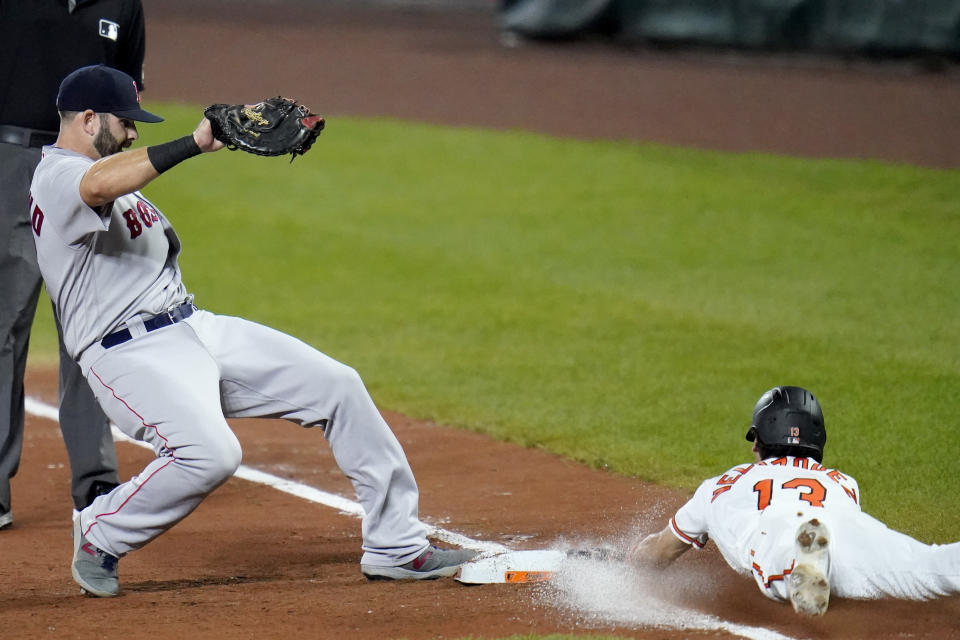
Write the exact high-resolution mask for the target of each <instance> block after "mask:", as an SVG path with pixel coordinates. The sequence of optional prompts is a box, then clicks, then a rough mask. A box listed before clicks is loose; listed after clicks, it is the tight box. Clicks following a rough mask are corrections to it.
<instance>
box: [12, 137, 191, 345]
mask: <svg viewBox="0 0 960 640" xmlns="http://www.w3.org/2000/svg"><path fill="white" fill-rule="evenodd" d="M92 164H93V160H92V159H90V158H88V157H87V156H84V155H81V154H79V153H75V152H73V151H68V150H65V149H60V148H57V147H53V146H48V147H44V149H43V160H42V161H41V162H40V164H39V166H38V167H37V171H36V174H35V175H34V177H33V184H32V185H31V189H30V197H31V202H30V210H31V217H32V220H33V230H34V237H35V240H36V243H37V260H38V262H39V264H40V271H41V272H42V273H43V279H44V282H45V284H46V287H47V292H48V293H49V294H50V299H51V300H53V303H54V305H56V308H57V312H58V315H59V317H60V321H61V323H62V325H63V341H64V344H65V345H66V347H67V350H68V351H69V352H70V355H71V356H73V358H74V360H79V359H80V356H81V355H82V353H83V351H84V350H85V349H86V348H87V347H89V346H90V345H91V344H93V343H94V342H97V341H99V340H100V339H102V338H103V337H104V336H106V335H107V334H109V333H112V332H113V331H115V330H117V328H118V327H120V325H121V324H122V323H123V322H124V321H126V320H127V319H129V318H132V317H134V316H147V315H149V316H152V315H156V314H158V313H160V312H162V311H164V310H166V309H169V308H170V307H172V306H174V305H176V304H178V303H181V302H183V301H184V300H185V299H186V297H187V290H186V288H185V287H184V285H183V283H182V282H181V280H180V268H179V267H178V266H177V256H178V255H179V253H180V240H179V239H178V238H177V234H176V233H174V231H173V228H172V227H171V226H170V224H169V222H167V219H166V218H164V217H163V214H161V213H160V211H159V210H158V209H157V208H156V207H155V206H153V205H152V204H151V203H150V201H148V200H147V199H146V198H144V197H143V195H142V194H141V193H140V192H139V191H137V192H134V193H131V194H128V195H125V196H122V197H120V198H117V199H116V200H115V201H114V202H113V203H111V204H107V205H105V206H103V207H101V208H100V210H99V211H95V210H93V209H91V208H90V207H88V206H87V205H86V204H85V203H84V202H83V200H81V199H80V180H81V179H82V178H83V176H84V174H85V173H86V171H87V169H89V168H90V165H92Z"/></svg>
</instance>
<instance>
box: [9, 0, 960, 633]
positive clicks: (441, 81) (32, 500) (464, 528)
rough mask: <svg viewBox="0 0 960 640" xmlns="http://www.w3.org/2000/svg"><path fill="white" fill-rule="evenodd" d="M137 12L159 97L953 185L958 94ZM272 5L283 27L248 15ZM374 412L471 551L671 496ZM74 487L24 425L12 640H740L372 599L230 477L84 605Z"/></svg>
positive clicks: (926, 629) (892, 610) (684, 601)
mask: <svg viewBox="0 0 960 640" xmlns="http://www.w3.org/2000/svg"><path fill="white" fill-rule="evenodd" d="M144 4H145V6H146V11H147V23H148V54H147V88H148V89H147V93H146V95H147V97H149V98H150V99H151V100H179V101H190V102H196V103H207V102H223V101H227V102H230V101H249V100H251V99H252V98H256V97H264V96H267V95H273V94H275V93H277V92H282V93H289V92H291V91H300V90H303V91H304V93H303V94H302V95H297V96H295V97H297V98H300V99H301V100H303V101H305V102H307V103H308V104H310V105H311V106H315V107H316V108H317V109H319V110H321V111H323V112H324V114H325V115H326V114H330V115H331V116H335V115H357V116H367V115H383V116H391V117H398V118H409V119H416V120H420V121H428V122H437V123H443V124H459V125H471V126H487V127H497V128H528V129H534V130H539V131H544V132H547V133H553V134H558V135H571V136H577V137H585V138H590V137H604V138H624V139H635V140H651V141H659V142H669V143H676V144H688V145H692V146H700V147H708V148H718V149H729V150H737V151H744V150H764V151H775V152H783V153H797V154H806V155H830V156H851V157H877V158H885V159H889V160H899V161H904V162H914V163H917V164H926V165H929V166H958V165H960V144H958V143H960V133H958V128H957V126H956V124H955V114H956V113H957V110H956V106H957V105H958V104H960V100H958V96H960V93H958V92H960V89H958V87H957V86H956V83H955V82H951V81H950V77H949V76H943V75H941V76H938V75H920V76H912V75H907V74H905V73H903V72H901V71H890V72H884V71H879V70H869V69H868V70H863V69H858V70H848V69H844V68H840V67H837V66H829V67H828V68H819V69H817V68H810V67H809V65H799V66H798V65H795V64H793V65H791V64H787V65H777V64H774V63H770V62H762V61H753V62H749V61H748V62H746V63H744V62H742V61H741V62H740V63H739V64H731V63H730V62H729V61H725V60H720V59H717V58H713V59H701V60H693V59H690V58H685V59H682V60H677V59H671V58H669V57H665V56H655V55H645V54H643V53H641V52H638V51H629V50H625V49H619V48H614V47H609V46H605V45H601V44H598V43H581V44H577V45H574V46H570V47H562V46H560V45H556V44H554V45H535V44H529V43H527V44H524V45H523V46H521V47H519V48H517V49H505V48H503V47H502V46H501V45H500V44H499V40H498V37H497V33H496V30H495V28H494V25H493V18H492V14H490V13H489V12H476V11H473V12H465V13H448V12H442V11H432V10H431V11H426V10H417V11H414V10H409V9H403V8H397V7H396V6H390V5H386V6H384V5H380V6H372V7H367V8H366V9H364V10H363V11H360V10H351V9H348V8H346V7H344V6H343V5H342V4H337V3H334V5H332V6H330V7H327V8H326V9H324V10H323V11H322V12H320V11H319V10H318V9H317V8H311V7H309V6H305V5H304V4H302V3H291V4H290V6H289V11H286V12H283V15H282V16H279V17H278V16H277V14H278V13H281V12H279V11H277V10H276V6H277V3H275V2H274V3H269V5H263V4H258V3H253V4H251V5H244V6H242V7H239V8H238V7H233V8H232V9H231V10H230V11H226V10H225V6H227V4H226V3H220V2H216V3H214V2H199V3H197V2H195V3H185V2H180V1H176V2H165V3H161V2H159V1H158V0H147V1H146V2H145V3H144ZM492 4H493V3H491V5H492ZM264 6H271V7H273V8H272V9H271V10H270V11H269V13H270V14H271V15H272V16H274V17H272V18H269V19H266V20H265V19H264V18H263V15H264V13H266V11H260V10H261V9H263V7H264ZM252 51H255V53H256V58H255V59H252V58H251V56H252V55H253V54H252V53H251V52H252ZM241 63H243V64H241ZM947 114H949V118H947V117H946V116H947ZM844 118H845V119H844ZM893 123H896V126H893ZM189 241H190V240H189V238H186V239H185V242H187V243H189ZM320 346H321V348H322V345H320ZM361 373H362V372H361ZM27 392H28V394H29V395H31V396H35V397H38V398H40V399H41V400H43V401H45V402H47V403H51V404H52V403H55V402H56V376H55V372H54V371H52V370H48V369H42V368H37V367H32V368H31V370H30V372H29V375H28V380H27ZM385 415H386V416H387V420H388V422H390V424H391V425H392V426H393V428H394V430H395V432H396V433H397V435H398V437H399V439H400V441H401V443H402V444H403V446H404V448H405V450H406V451H407V454H408V457H409V459H410V462H411V465H412V467H413V469H414V472H415V474H416V476H417V480H418V482H419V485H420V489H421V516H422V517H423V519H424V520H425V521H426V522H428V523H431V524H435V525H438V526H442V527H445V528H448V529H452V530H455V531H457V532H459V533H462V534H465V535H467V536H470V537H474V538H477V539H483V540H489V541H494V542H500V543H502V544H506V545H508V546H511V547H514V548H544V547H549V546H554V545H557V544H574V545H580V544H591V545H592V544H598V543H616V542H619V541H620V539H621V537H622V536H623V535H624V533H626V532H637V531H652V530H654V529H658V528H660V527H661V526H663V524H664V523H665V521H666V518H667V517H668V515H669V514H670V513H671V512H672V511H673V510H675V509H676V508H677V507H679V506H680V504H682V502H683V501H684V500H685V498H686V495H684V494H681V493H678V492H675V491H670V490H667V489H663V488H660V487H656V486H650V485H646V484H644V483H641V482H639V481H637V480H634V479H630V478H624V477H620V476H617V475H614V474H611V473H607V472H603V471H597V470H591V469H587V468H584V467H582V466H580V465H577V464H574V463H572V462H570V461H567V460H563V459H560V458H558V457H556V456H553V455H551V454H549V453H546V452H544V451H541V450H533V449H523V448H519V447H516V446H511V445H505V444H502V443H498V442H495V441H493V440H492V439H489V438H486V437H484V436H480V435H477V434H473V433H468V432H464V431H459V430H454V429H448V428H445V427H443V426H441V425H435V424H428V423H422V422H417V421H414V420H411V419H408V418H406V417H404V416H400V415H396V414H391V413H386V414H385ZM233 424H234V426H235V428H236V431H237V435H238V437H239V438H240V441H241V443H242V444H243V447H244V463H245V464H247V465H250V466H253V467H256V468H259V469H263V470H265V471H268V472H271V473H275V474H277V475H280V476H283V477H287V478H291V479H294V480H298V481H300V482H303V483H305V484H308V485H311V486H316V487H318V488H321V489H324V490H326V491H330V492H334V493H339V494H341V495H344V496H347V497H351V498H352V497H353V494H352V490H351V488H350V485H349V483H348V482H347V481H346V480H345V479H344V478H343V477H342V475H341V474H340V472H339V471H338V470H337V468H336V466H335V465H334V463H333V460H332V457H331V456H330V453H329V450H328V448H327V446H326V444H325V443H324V442H323V440H322V437H321V436H320V434H319V433H313V432H309V431H303V430H301V429H299V428H297V427H294V426H291V425H288V424H286V423H282V422H275V421H237V422H234V423H233ZM118 455H119V458H120V462H121V475H122V477H124V478H127V477H130V476H132V475H134V474H136V473H137V472H139V470H140V469H141V468H142V467H143V465H144V464H145V463H146V462H147V460H149V457H150V454H149V452H146V451H144V450H142V449H139V448H136V447H132V446H130V445H126V444H121V445H118ZM731 462H734V461H731ZM68 484H69V470H68V468H67V460H66V453H65V450H64V447H63V443H62V441H61V439H60V436H59V432H58V430H57V427H56V425H55V424H54V423H52V422H50V421H48V420H44V419H41V418H36V417H28V424H27V429H26V442H25V446H24V454H23V461H22V464H21V468H20V473H19V474H18V476H17V477H16V478H15V479H14V483H13V490H14V515H15V518H16V521H15V525H14V526H13V527H12V528H11V529H9V530H5V531H3V532H2V533H0V550H2V555H0V557H2V558H3V569H2V571H0V585H2V595H0V619H2V621H3V629H4V631H3V632H2V636H3V637H4V638H18V639H19V638H41V637H50V638H128V639H131V640H138V639H146V638H154V637H157V636H161V635H162V636H164V637H170V636H183V637H191V638H209V639H214V640H216V639H220V638H284V637H303V638H363V639H367V638H370V639H373V638H409V639H411V640H414V639H419V638H440V637H445V638H461V637H475V638H477V637H484V638H499V637H506V636H510V635H512V634H521V633H531V632H536V633H549V632H555V631H556V632H576V633H583V634H599V633H608V634H615V635H619V636H624V637H635V638H668V639H672V638H698V637H731V634H729V633H727V632H723V631H701V630H696V629H681V630H668V629H662V628H661V629H652V628H646V627H638V626H636V625H635V624H632V623H630V622H624V621H623V620H624V618H619V620H620V621H619V622H617V621H615V620H614V619H612V618H607V619H604V617H603V616H597V615H595V611H591V610H590V609H589V608H584V607H579V606H578V603H577V602H575V601H572V600H569V599H567V600H565V599H564V594H563V593H559V592H558V591H557V590H556V589H553V590H551V589H550V588H549V587H545V586H543V585H540V586H537V585H522V586H518V585H488V586H481V587H465V586H462V585H460V584H458V583H456V582H454V581H453V580H440V581H434V582H426V583H413V584H395V583H371V582H368V581H366V580H365V579H364V578H363V577H362V576H361V574H360V571H359V565H358V561H359V556H360V549H359V545H360V538H359V536H360V524H359V521H358V520H356V519H355V518H353V517H351V516H347V515H342V514H338V513H336V512H335V511H333V510H330V509H327V508H323V507H319V506H317V505H315V504H312V503H309V502H306V501H304V500H301V499H298V498H295V497H292V496H289V495H285V494H281V493H278V492H276V491H274V490H272V489H269V488H266V487H263V486H260V485H254V484H252V483H249V482H246V481H243V480H238V479H232V480H231V481H229V482H227V483H226V484H225V485H224V486H223V487H221V488H220V489H218V490H217V491H216V492H215V493H214V494H213V495H212V496H210V498H208V499H207V500H206V501H205V502H204V503H203V504H202V505H201V506H200V507H199V508H198V509H197V511H196V512H195V513H194V514H192V515H191V516H190V517H188V518H187V519H186V520H184V521H183V522H181V523H180V524H178V525H177V526H176V527H175V528H173V529H172V530H171V531H169V532H168V533H167V534H165V535H163V536H161V537H160V538H159V539H157V540H156V541H155V542H154V543H152V544H150V545H149V546H147V547H146V548H144V549H143V550H141V551H138V552H136V553H134V554H131V555H129V556H128V557H126V558H124V559H123V560H122V561H121V563H120V575H121V583H122V585H123V588H124V591H125V595H124V596H123V597H122V598H118V599H114V600H94V599H88V598H84V597H81V596H80V595H79V591H78V588H77V587H76V585H75V584H74V583H73V581H72V580H71V578H70V570H69V562H70V552H71V544H70V506H71V505H70V502H69V496H68V491H67V487H68ZM661 587H662V589H661V594H660V595H661V597H662V598H664V599H665V600H666V601H668V602H670V603H673V604H675V605H677V606H679V607H684V608H686V609H688V610H693V611H697V612H701V613H706V614H712V615H714V616H716V617H717V618H720V619H723V620H726V621H730V622H732V623H736V624H741V625H748V626H753V627H764V628H767V629H771V630H775V631H777V632H780V633H782V634H785V635H787V636H790V637H793V638H902V637H912V638H951V637H960V631H958V630H957V626H958V622H960V598H950V599H944V600H939V601H934V602H928V603H910V602H894V601H884V602H853V601H845V600H841V599H835V600H834V601H833V602H832V603H831V607H830V611H829V613H828V614H827V616H826V617H824V618H822V619H816V620H809V619H801V618H798V617H796V616H795V615H794V614H793V613H792V611H791V610H790V609H789V608H788V607H786V606H784V605H778V604H776V603H774V602H772V601H769V600H767V599H766V598H764V597H763V596H762V595H761V594H760V593H759V592H758V590H757V589H756V587H755V586H754V584H753V582H752V580H750V579H749V578H744V577H740V576H737V575H735V574H734V573H733V572H732V571H730V570H729V569H727V568H726V565H725V564H724V563H723V561H722V559H721V558H720V557H719V554H718V553H717V552H716V550H715V548H714V547H712V546H710V547H709V548H708V549H707V550H706V551H703V552H700V553H689V554H687V555H686V556H684V557H683V558H682V559H681V560H680V561H679V562H678V563H677V565H676V566H674V567H673V568H672V569H670V570H669V571H668V572H666V573H665V574H664V576H663V580H662V581H661ZM610 597H611V598H612V599H614V598H616V597H617V594H616V593H611V595H610ZM620 597H622V598H624V599H625V601H624V602H622V603H620V604H621V605H622V606H624V607H628V608H629V607H630V606H635V607H637V608H638V610H639V609H642V608H643V607H644V606H646V603H645V602H644V601H642V600H641V601H637V602H634V603H631V602H630V601H629V600H628V598H630V597H636V594H635V593H626V592H621V594H620Z"/></svg>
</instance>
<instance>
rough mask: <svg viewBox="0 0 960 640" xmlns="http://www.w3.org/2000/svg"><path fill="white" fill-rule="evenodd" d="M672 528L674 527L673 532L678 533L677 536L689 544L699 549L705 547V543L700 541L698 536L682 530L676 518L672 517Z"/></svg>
mask: <svg viewBox="0 0 960 640" xmlns="http://www.w3.org/2000/svg"><path fill="white" fill-rule="evenodd" d="M670 528H671V529H673V532H674V533H675V534H677V536H678V537H679V538H680V539H681V540H683V541H684V542H686V543H687V544H692V545H693V546H695V547H696V548H697V549H703V547H704V544H705V543H703V542H700V540H699V539H698V538H693V537H691V536H689V535H687V534H686V533H684V532H683V531H681V530H680V527H678V526H677V520H676V518H670Z"/></svg>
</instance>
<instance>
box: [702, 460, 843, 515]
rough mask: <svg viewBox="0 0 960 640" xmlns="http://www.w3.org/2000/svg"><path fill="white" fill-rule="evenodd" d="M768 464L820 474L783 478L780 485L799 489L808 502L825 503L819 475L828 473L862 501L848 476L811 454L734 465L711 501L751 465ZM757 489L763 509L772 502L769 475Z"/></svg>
mask: <svg viewBox="0 0 960 640" xmlns="http://www.w3.org/2000/svg"><path fill="white" fill-rule="evenodd" d="M767 466H779V467H795V468H797V469H802V470H804V471H810V472H813V473H815V474H817V475H816V476H814V477H813V478H804V477H797V478H794V479H793V480H788V481H787V482H784V483H783V485H782V487H781V488H783V489H797V490H799V491H801V496H800V499H801V500H803V501H805V502H809V503H810V504H811V505H812V506H814V507H822V506H823V499H824V497H825V496H826V489H825V487H824V486H823V484H821V483H820V481H819V480H818V479H817V476H825V477H826V478H827V479H829V480H830V481H832V482H833V483H835V484H837V485H838V486H840V488H842V489H843V491H844V493H845V494H846V495H847V496H849V497H850V499H851V500H853V502H854V503H856V504H858V505H859V504H860V502H859V496H858V495H857V490H856V487H855V486H848V485H850V484H851V483H850V482H849V479H848V478H847V476H845V475H843V474H842V473H840V472H839V471H837V470H836V469H828V468H827V467H825V466H823V465H822V464H820V463H819V462H817V461H816V460H814V459H812V458H795V457H793V456H785V457H782V458H770V459H767V460H764V461H763V462H755V463H753V464H748V465H743V466H741V467H734V468H733V469H731V470H730V471H728V472H727V473H725V474H724V475H722V476H720V477H719V478H718V479H717V482H716V489H714V491H713V498H711V499H710V502H713V501H714V500H716V499H717V498H719V497H720V496H721V495H723V494H724V493H726V492H727V491H729V490H730V489H732V488H733V485H734V484H735V483H736V482H737V481H738V480H740V479H741V478H743V477H744V476H745V475H746V474H747V473H749V472H750V471H751V470H752V469H754V468H757V467H767ZM754 491H755V492H757V494H758V496H757V508H758V509H760V510H761V511H762V510H763V509H766V508H767V507H768V506H769V505H770V497H771V494H772V491H773V481H772V480H771V479H769V478H767V479H764V480H761V481H759V482H757V484H756V485H754Z"/></svg>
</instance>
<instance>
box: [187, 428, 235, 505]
mask: <svg viewBox="0 0 960 640" xmlns="http://www.w3.org/2000/svg"><path fill="white" fill-rule="evenodd" d="M231 435H232V434H231ZM179 453H182V454H183V455H182V457H181V458H180V463H181V464H182V465H183V466H184V467H187V468H190V469H191V470H192V471H193V472H194V474H195V476H196V478H195V482H196V483H197V486H198V488H200V489H202V490H208V491H209V490H213V489H215V488H216V487H218V486H220V485H221V484H223V483H224V482H226V480H227V479H228V478H230V476H232V475H233V474H234V473H236V471H237V469H238V468H239V467H240V462H241V461H242V459H243V451H242V449H241V448H240V442H239V441H238V440H237V439H236V437H231V438H222V439H219V440H214V441H212V442H207V443H203V444H197V445H194V446H192V447H190V451H183V450H181V451H180V452H179Z"/></svg>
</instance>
